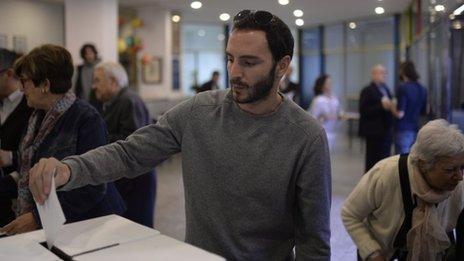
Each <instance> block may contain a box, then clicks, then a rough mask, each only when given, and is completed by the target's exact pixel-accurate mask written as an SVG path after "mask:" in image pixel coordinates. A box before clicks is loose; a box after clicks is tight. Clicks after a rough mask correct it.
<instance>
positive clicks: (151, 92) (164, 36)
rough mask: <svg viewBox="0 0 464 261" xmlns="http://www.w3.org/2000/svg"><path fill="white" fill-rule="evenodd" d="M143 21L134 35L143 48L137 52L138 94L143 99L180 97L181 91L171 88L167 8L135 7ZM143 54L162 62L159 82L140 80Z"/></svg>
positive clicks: (168, 16) (169, 19)
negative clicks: (147, 82) (138, 38)
mask: <svg viewBox="0 0 464 261" xmlns="http://www.w3.org/2000/svg"><path fill="white" fill-rule="evenodd" d="M136 11H137V15H138V17H139V18H140V19H142V21H143V26H142V28H139V29H137V32H136V35H137V36H139V37H140V38H141V39H142V44H143V46H144V47H143V49H142V50H141V51H140V52H139V54H138V64H137V66H138V73H137V74H138V75H137V77H138V82H139V94H140V96H141V97H142V98H143V99H144V100H156V99H174V98H179V97H182V92H181V91H173V90H172V36H171V33H172V26H171V17H170V12H169V11H168V10H165V9H162V8H161V7H158V6H155V5H150V6H143V7H138V8H136ZM144 54H149V55H153V56H156V57H160V58H161V59H162V63H163V69H162V81H161V83H160V84H146V83H144V82H143V80H142V74H141V71H142V65H141V62H140V58H141V57H142V56H143V55H144Z"/></svg>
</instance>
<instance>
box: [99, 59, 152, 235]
mask: <svg viewBox="0 0 464 261" xmlns="http://www.w3.org/2000/svg"><path fill="white" fill-rule="evenodd" d="M93 88H94V89H95V96H96V98H97V99H98V100H99V101H100V102H102V103H103V112H102V115H103V119H105V122H106V125H107V128H108V143H112V142H115V141H118V140H125V139H126V138H127V136H129V135H131V134H132V133H133V132H134V131H136V130H137V129H139V128H141V127H143V126H146V125H149V124H150V123H151V120H150V114H149V113H148V109H147V107H146V106H145V103H144V102H143V101H142V99H140V97H139V96H138V95H137V94H136V93H134V92H132V91H131V90H130V89H129V88H128V77H127V73H126V71H125V69H124V68H123V67H122V65H120V64H118V63H112V62H104V63H100V64H98V65H97V66H96V67H95V71H94V74H93ZM114 183H115V184H116V187H117V188H118V191H119V193H120V194H121V196H122V198H123V199H124V202H125V203H126V207H127V210H126V212H124V214H123V216H124V217H126V218H128V219H130V220H132V221H134V222H137V223H139V224H142V225H145V226H147V227H153V217H154V211H155V197H156V173H155V170H154V169H151V170H149V171H148V172H146V173H145V174H143V175H141V176H138V177H136V178H134V179H128V178H122V179H119V180H117V181H115V182H114Z"/></svg>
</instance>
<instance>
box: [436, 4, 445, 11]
mask: <svg viewBox="0 0 464 261" xmlns="http://www.w3.org/2000/svg"><path fill="white" fill-rule="evenodd" d="M435 11H437V12H444V11H445V6H444V5H436V6H435Z"/></svg>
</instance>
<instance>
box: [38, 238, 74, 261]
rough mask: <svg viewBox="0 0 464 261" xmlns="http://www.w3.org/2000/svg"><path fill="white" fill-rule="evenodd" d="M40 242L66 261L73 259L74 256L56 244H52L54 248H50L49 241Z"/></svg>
mask: <svg viewBox="0 0 464 261" xmlns="http://www.w3.org/2000/svg"><path fill="white" fill-rule="evenodd" d="M39 244H41V245H42V246H43V247H45V248H46V249H47V250H48V251H50V252H52V253H53V254H55V255H56V256H58V257H59V258H61V259H62V260H64V261H73V259H72V256H70V255H68V254H66V253H65V252H63V251H62V250H61V249H59V248H57V247H55V246H52V249H48V246H47V242H45V241H44V242H40V243H39Z"/></svg>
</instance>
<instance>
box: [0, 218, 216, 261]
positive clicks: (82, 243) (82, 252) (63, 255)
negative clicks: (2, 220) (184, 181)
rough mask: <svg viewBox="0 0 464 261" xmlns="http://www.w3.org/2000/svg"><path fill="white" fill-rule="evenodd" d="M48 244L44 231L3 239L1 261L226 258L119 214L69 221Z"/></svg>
mask: <svg viewBox="0 0 464 261" xmlns="http://www.w3.org/2000/svg"><path fill="white" fill-rule="evenodd" d="M46 246H47V245H46V243H45V234H44V232H43V230H38V231H34V232H30V233H25V234H20V235H16V236H10V237H4V238H0V260H2V261H7V260H12V261H13V260H14V261H18V260H20V261H22V260H28V261H29V260H44V261H51V260H131V261H135V260H148V259H149V260H153V259H156V260H195V259H196V260H224V259H222V258H221V257H219V256H216V255H213V254H210V253H208V252H206V251H204V250H201V249H199V248H196V247H194V246H191V245H189V244H186V243H184V242H181V241H178V240H175V239H172V238H169V237H167V236H164V235H161V234H160V233H159V232H158V231H156V230H154V229H150V228H148V227H145V226H142V225H139V224H137V223H134V222H132V221H130V220H128V219H125V218H123V217H120V216H117V215H109V216H104V217H99V218H94V219H89V220H85V221H81V222H76V223H71V224H66V225H64V226H63V228H62V230H61V232H60V235H59V237H58V238H57V241H56V243H55V246H54V247H53V248H52V249H51V250H49V249H48V248H47V247H46Z"/></svg>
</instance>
